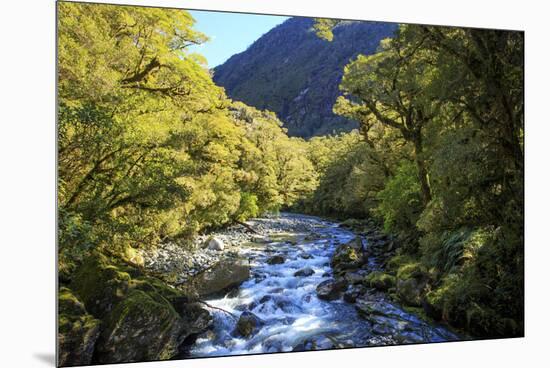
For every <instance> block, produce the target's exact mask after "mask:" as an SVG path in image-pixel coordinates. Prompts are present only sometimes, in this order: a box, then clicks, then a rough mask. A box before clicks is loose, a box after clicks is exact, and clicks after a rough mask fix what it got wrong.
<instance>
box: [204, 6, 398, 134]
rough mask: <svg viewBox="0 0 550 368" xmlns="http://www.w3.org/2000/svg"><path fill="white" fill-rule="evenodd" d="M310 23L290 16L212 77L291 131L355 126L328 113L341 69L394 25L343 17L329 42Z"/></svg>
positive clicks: (326, 130)
mask: <svg viewBox="0 0 550 368" xmlns="http://www.w3.org/2000/svg"><path fill="white" fill-rule="evenodd" d="M313 22H314V20H313V19H311V18H302V17H295V18H290V19H288V20H287V21H285V22H284V23H282V24H280V25H278V26H277V27H275V28H273V29H272V30H270V31H269V32H267V33H266V34H264V35H263V36H262V37H260V38H259V39H258V40H256V41H255V42H254V43H253V44H252V45H251V46H250V47H249V48H248V49H247V50H246V51H244V52H242V53H239V54H235V55H233V56H231V57H230V58H229V59H228V60H227V61H226V62H225V63H224V64H222V65H220V66H218V67H216V68H215V69H214V81H215V82H216V84H218V85H220V86H223V87H225V89H226V92H227V94H228V95H229V96H230V97H231V98H232V99H234V100H239V101H243V102H244V103H246V104H248V105H251V106H254V107H256V108H259V109H268V110H271V111H274V112H275V113H276V114H277V116H278V117H279V119H281V120H282V121H283V122H284V125H285V127H286V128H287V129H288V134H289V135H291V136H300V137H304V138H309V137H312V136H317V135H326V134H330V133H333V132H339V131H350V130H351V129H353V128H356V127H357V126H358V125H357V123H356V122H355V121H352V120H348V119H345V118H343V117H341V116H337V115H335V114H334V113H333V112H332V106H333V105H334V102H335V100H336V97H337V96H338V95H339V90H338V85H339V83H340V80H341V78H342V74H343V68H344V66H345V65H346V64H347V63H348V62H349V61H350V59H353V58H355V57H356V56H357V55H358V54H372V53H374V52H375V51H376V49H377V47H378V45H379V43H380V40H382V39H384V38H387V37H391V36H392V35H393V33H394V31H395V30H396V29H397V25H396V24H392V23H379V22H356V21H350V22H343V23H341V24H340V25H338V26H337V27H336V28H335V29H334V40H333V41H332V42H328V41H325V40H322V39H320V38H318V37H317V36H316V34H315V32H314V31H313V30H312V26H313Z"/></svg>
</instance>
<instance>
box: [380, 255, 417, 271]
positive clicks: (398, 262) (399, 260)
mask: <svg viewBox="0 0 550 368" xmlns="http://www.w3.org/2000/svg"><path fill="white" fill-rule="evenodd" d="M413 262H414V259H413V258H412V257H411V256H409V255H406V254H398V255H395V256H393V257H392V258H390V259H389V260H388V262H387V263H386V270H388V271H391V272H397V270H398V269H399V267H401V266H402V265H404V264H409V263H413Z"/></svg>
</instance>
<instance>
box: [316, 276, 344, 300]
mask: <svg viewBox="0 0 550 368" xmlns="http://www.w3.org/2000/svg"><path fill="white" fill-rule="evenodd" d="M347 286H348V283H347V281H346V280H334V279H330V280H326V281H323V282H321V283H320V284H319V285H317V289H316V292H317V297H318V298H319V299H323V300H335V299H338V298H339V297H340V295H341V294H342V292H343V291H344V290H346V288H347Z"/></svg>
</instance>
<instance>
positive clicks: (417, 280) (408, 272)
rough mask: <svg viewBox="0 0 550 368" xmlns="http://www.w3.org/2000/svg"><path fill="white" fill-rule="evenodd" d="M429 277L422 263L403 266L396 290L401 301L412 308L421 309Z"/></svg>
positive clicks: (398, 271)
mask: <svg viewBox="0 0 550 368" xmlns="http://www.w3.org/2000/svg"><path fill="white" fill-rule="evenodd" d="M428 280H429V275H428V273H427V271H426V269H425V268H424V266H422V265H421V264H420V263H418V262H411V263H406V264H403V265H402V266H400V267H399V269H398V270H397V281H396V284H395V289H396V293H397V296H398V297H399V300H400V301H401V302H402V303H403V304H406V305H409V306H412V307H421V306H422V302H423V300H424V295H425V291H426V287H427V285H428Z"/></svg>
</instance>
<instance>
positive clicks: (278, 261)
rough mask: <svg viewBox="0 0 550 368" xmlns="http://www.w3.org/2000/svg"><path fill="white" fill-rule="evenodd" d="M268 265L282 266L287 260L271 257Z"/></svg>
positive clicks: (280, 257) (281, 257)
mask: <svg viewBox="0 0 550 368" xmlns="http://www.w3.org/2000/svg"><path fill="white" fill-rule="evenodd" d="M266 263H267V264H270V265H275V264H282V263H285V258H284V257H283V256H273V257H269V258H268V260H267V261H266Z"/></svg>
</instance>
